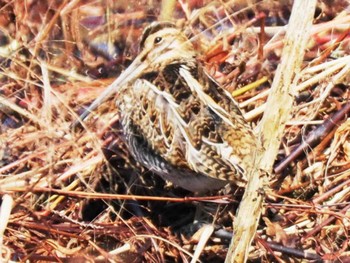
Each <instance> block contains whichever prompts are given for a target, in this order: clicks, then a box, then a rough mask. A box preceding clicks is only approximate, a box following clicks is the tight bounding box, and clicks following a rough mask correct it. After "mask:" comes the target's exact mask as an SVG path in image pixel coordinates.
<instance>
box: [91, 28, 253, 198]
mask: <svg viewBox="0 0 350 263" xmlns="http://www.w3.org/2000/svg"><path fill="white" fill-rule="evenodd" d="M140 48H141V50H140V54H139V55H138V57H137V58H136V59H135V61H134V62H133V64H132V65H131V66H130V67H129V68H128V69H127V70H126V71H125V72H124V73H123V74H122V76H121V77H120V78H118V79H117V80H116V81H115V85H116V86H117V85H119V86H118V89H117V90H116V91H115V93H117V96H116V103H117V106H118V107H119V109H120V117H121V124H122V127H123V137H124V140H125V142H126V144H127V145H128V148H129V149H130V151H131V153H132V155H133V156H134V158H135V159H136V160H137V161H139V162H140V163H141V164H142V165H143V166H145V167H147V168H148V169H151V170H153V171H155V172H156V173H157V174H159V175H160V176H162V177H163V178H164V179H165V180H169V181H172V182H173V183H174V184H175V185H178V186H180V187H183V188H185V189H188V190H190V191H194V192H205V191H209V190H213V189H218V188H221V187H223V186H224V185H225V184H227V183H228V182H233V183H235V184H237V185H239V186H244V185H245V182H246V181H247V178H246V172H245V171H246V169H247V168H248V167H250V166H251V165H252V160H253V156H252V153H253V148H254V147H257V144H256V139H255V137H254V135H253V132H252V130H251V128H250V126H249V125H248V124H247V123H246V121H245V120H244V118H243V116H242V113H241V111H240V110H239V108H238V106H237V104H236V102H235V101H234V100H233V99H232V98H231V96H230V95H229V94H228V93H227V92H226V91H225V90H223V89H222V88H221V87H220V86H219V85H218V84H217V83H216V82H215V81H214V80H213V79H212V78H210V77H209V76H208V75H207V74H206V73H205V71H204V69H203V67H202V66H201V64H200V63H199V62H198V61H197V59H196V52H195V51H194V48H193V46H192V44H191V43H190V42H189V41H188V39H187V38H186V36H185V35H183V34H182V33H181V32H180V31H179V30H177V29H176V28H174V26H173V25H171V24H169V23H156V24H152V25H151V26H150V27H148V28H147V29H145V31H144V34H143V37H142V40H141V45H140ZM112 85H113V84H112ZM112 85H111V87H110V88H109V91H106V92H105V93H106V94H110V93H111V92H112V90H113V89H114V88H115V87H113V86H112ZM106 94H104V96H106ZM102 101H103V98H102V96H101V97H100V98H98V99H97V100H96V101H95V102H94V103H93V104H92V106H90V109H89V110H92V109H94V108H95V107H96V106H97V105H98V104H99V103H101V102H102ZM85 116H86V115H85Z"/></svg>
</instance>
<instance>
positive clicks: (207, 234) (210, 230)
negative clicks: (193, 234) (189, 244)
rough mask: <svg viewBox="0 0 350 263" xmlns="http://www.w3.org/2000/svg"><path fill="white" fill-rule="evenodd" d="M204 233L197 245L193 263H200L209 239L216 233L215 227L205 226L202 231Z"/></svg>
mask: <svg viewBox="0 0 350 263" xmlns="http://www.w3.org/2000/svg"><path fill="white" fill-rule="evenodd" d="M201 230H202V233H201V236H200V239H199V242H198V244H197V247H196V250H195V251H194V254H193V258H192V259H191V263H195V262H199V261H200V260H199V257H200V255H201V254H202V251H203V250H204V248H205V245H206V244H207V242H208V240H209V238H210V237H211V235H212V234H213V232H214V226H212V225H205V226H204V227H203V228H202V229H201Z"/></svg>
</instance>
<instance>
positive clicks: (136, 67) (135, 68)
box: [72, 56, 147, 128]
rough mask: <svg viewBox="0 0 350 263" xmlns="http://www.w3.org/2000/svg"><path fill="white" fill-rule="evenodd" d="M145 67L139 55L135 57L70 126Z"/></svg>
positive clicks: (145, 64) (77, 122)
mask: <svg viewBox="0 0 350 263" xmlns="http://www.w3.org/2000/svg"><path fill="white" fill-rule="evenodd" d="M146 68H147V63H145V62H141V60H140V56H138V57H136V58H135V60H134V61H133V63H131V65H130V66H129V67H128V68H127V69H126V70H125V71H124V72H123V73H121V74H120V76H119V77H118V78H117V79H116V80H115V81H114V82H113V83H112V84H110V85H109V86H108V87H107V88H106V89H105V90H104V91H103V92H102V93H101V95H100V96H98V97H97V99H95V100H94V101H93V102H92V103H91V105H90V106H89V107H88V108H87V109H86V110H85V111H84V112H83V113H82V114H81V115H80V116H79V119H78V120H75V121H74V123H73V124H72V127H73V128H75V127H76V126H77V125H78V124H79V123H81V122H82V121H84V120H85V119H86V118H87V117H88V116H89V114H90V113H91V112H93V111H94V110H95V109H96V108H97V107H98V106H100V105H101V104H102V103H103V102H104V101H106V100H107V99H108V98H110V97H111V96H112V95H114V94H116V93H117V92H118V89H119V88H120V87H122V86H124V85H126V84H127V83H128V82H131V81H132V80H134V79H135V78H138V77H139V76H140V75H141V73H142V72H143V71H144V70H145V69H146Z"/></svg>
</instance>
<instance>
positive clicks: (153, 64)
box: [137, 22, 196, 70]
mask: <svg viewBox="0 0 350 263" xmlns="http://www.w3.org/2000/svg"><path fill="white" fill-rule="evenodd" d="M195 55H196V54H195V50H194V48H193V45H192V43H191V42H190V41H189V40H188V38H187V37H186V36H185V34H183V33H182V32H181V31H180V30H178V29H177V28H176V27H175V25H174V24H172V23H169V22H154V23H152V24H151V25H149V26H148V27H147V28H146V29H145V30H144V31H143V34H142V38H141V41H140V53H139V55H138V56H137V59H139V60H140V62H142V63H145V64H149V67H148V69H149V70H152V69H153V70H154V69H157V67H158V68H159V69H161V68H163V67H164V66H167V65H169V64H172V63H181V62H187V61H189V60H192V59H194V57H195Z"/></svg>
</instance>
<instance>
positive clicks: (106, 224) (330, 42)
mask: <svg viewBox="0 0 350 263" xmlns="http://www.w3.org/2000/svg"><path fill="white" fill-rule="evenodd" d="M115 2H118V1H115ZM160 2H161V1H138V4H135V5H131V4H130V6H129V5H127V4H124V5H123V4H118V3H111V2H110V1H95V2H92V1H54V0H52V1H46V2H45V4H42V3H40V4H37V3H36V2H35V1H33V2H30V1H2V2H1V6H0V10H1V11H0V44H1V46H0V121H1V126H0V133H1V134H0V192H1V194H2V203H1V211H0V218H1V222H0V248H1V251H2V258H3V259H11V260H13V261H25V260H26V259H30V260H32V261H51V262H52V261H59V262H61V261H74V262H76V261H81V262H85V261H93V262H95V261H97V262H99V261H103V262H104V261H115V262H164V261H169V262H184V261H186V260H188V261H190V260H191V258H192V254H194V253H195V252H194V251H195V249H196V247H197V243H198V240H201V238H200V236H201V235H200V233H201V232H198V233H196V234H193V231H187V230H188V229H187V228H188V227H185V226H188V225H189V224H191V222H192V221H193V218H194V213H195V206H196V205H197V204H198V203H205V204H206V206H207V207H206V208H205V211H206V213H205V214H204V216H203V218H204V219H206V220H210V222H214V224H215V225H216V226H220V227H222V228H224V230H227V231H230V230H231V229H232V220H234V219H235V214H232V213H230V211H234V209H235V208H236V207H237V206H238V203H239V201H240V199H241V197H242V189H237V193H236V195H235V200H233V198H232V197H231V196H224V195H221V196H218V195H219V194H220V193H213V196H210V197H196V196H193V194H191V193H188V192H186V191H184V190H181V189H178V188H176V187H173V186H171V185H169V184H165V183H164V182H163V181H162V180H161V179H159V178H158V177H157V176H156V175H153V174H151V173H150V172H149V171H146V170H144V169H143V168H142V167H140V166H139V165H138V164H137V163H135V162H133V160H132V159H131V158H130V157H129V155H128V152H127V149H125V147H123V144H122V143H121V141H120V139H119V138H118V128H117V127H116V125H115V123H116V121H117V119H116V112H117V110H118V109H116V108H115V106H114V103H113V102H112V101H109V102H106V103H105V104H104V105H102V106H101V107H100V108H99V109H98V111H96V112H95V113H94V115H93V117H92V118H90V120H89V121H88V122H87V123H85V127H84V129H83V130H80V131H73V130H72V129H71V128H70V125H71V123H72V121H74V120H75V119H76V118H77V116H78V115H79V113H81V111H82V110H83V106H86V105H88V103H90V102H91V101H92V100H93V99H94V98H96V97H97V96H98V94H99V93H100V92H101V91H102V90H103V89H104V88H105V87H106V86H108V84H110V83H111V81H112V80H113V79H114V78H115V77H116V76H118V74H119V73H120V72H121V70H123V69H124V68H125V67H126V66H127V65H128V64H129V63H130V61H131V60H132V57H133V56H134V55H135V54H136V52H137V40H138V37H139V36H140V34H141V32H142V29H143V28H144V26H146V25H147V24H148V23H149V22H150V21H154V20H157V18H158V17H159V16H161V11H160V10H167V12H168V13H169V10H168V9H167V8H162V9H161V6H160ZM163 2H165V1H163ZM245 2H251V3H250V5H247V4H246V3H245ZM256 2H257V1H228V2H225V3H223V2H219V1H218V2H211V1H178V3H177V4H176V6H175V10H174V11H173V12H172V14H173V18H174V20H175V21H176V22H177V24H178V26H179V27H183V28H184V30H185V31H186V32H187V33H188V34H190V35H191V36H192V38H193V41H194V44H195V45H196V47H197V49H198V51H199V53H200V54H201V55H200V60H201V61H202V62H203V63H204V64H205V65H206V67H207V69H208V72H210V73H211V74H212V75H213V76H214V77H215V78H216V79H217V80H218V81H219V82H220V83H221V84H222V85H225V87H226V88H227V89H228V90H229V91H232V92H234V93H235V95H236V99H237V100H238V102H239V103H240V106H241V107H242V109H243V111H244V112H245V115H246V117H247V119H248V120H249V121H251V123H252V125H253V126H254V127H256V126H257V125H259V121H260V117H261V114H262V113H263V111H264V107H265V101H266V98H267V95H268V93H269V87H270V84H271V82H272V80H273V78H274V74H275V69H276V67H277V65H278V64H279V62H280V55H281V50H282V47H283V39H284V34H285V32H284V29H285V28H284V27H283V25H284V24H285V23H286V22H287V21H288V16H289V11H290V8H291V5H290V3H287V2H288V1H281V3H279V2H278V1H263V2H259V3H256ZM282 2H283V4H282ZM329 2H332V1H323V2H320V3H319V4H318V10H317V14H316V16H315V21H314V26H313V28H312V40H311V41H310V43H309V46H308V51H307V53H306V55H305V59H304V63H303V68H302V71H301V73H300V82H299V83H298V85H297V93H296V94H295V102H294V105H293V111H292V114H291V117H290V120H289V121H288V123H287V127H286V129H285V131H284V135H283V140H282V144H281V146H280V150H279V155H278V159H277V160H276V165H275V171H276V173H275V174H274V175H273V176H272V178H270V180H269V181H270V186H269V187H267V188H266V189H265V195H266V198H265V200H266V203H265V204H264V211H263V215H262V220H261V221H260V224H259V229H258V231H257V234H256V237H255V242H254V244H253V247H252V248H251V251H250V259H251V261H264V262H271V261H276V262H295V261H297V262H298V261H300V260H301V259H302V258H304V259H309V260H319V261H321V260H327V259H329V260H333V261H336V260H339V261H348V260H350V254H349V252H348V251H349V247H350V243H349V238H348V235H349V234H350V233H349V229H350V227H349V226H350V214H349V212H348V211H349V208H350V190H349V189H350V187H349V185H350V180H349V175H350V120H349V119H348V115H349V112H350V103H349V98H350V89H349V81H350V77H349V76H350V48H349V47H350V43H349V42H350V37H349V28H350V11H349V10H350V6H349V4H348V3H347V2H346V1H341V0H340V1H336V2H337V3H329ZM253 3H255V4H253ZM327 4H329V5H327ZM170 13H171V12H170ZM105 51H109V52H105ZM214 195H215V196H214ZM208 204H209V205H208ZM193 227H195V226H193ZM199 227H200V225H199ZM184 228H185V229H184ZM201 230H202V231H209V232H210V231H212V229H211V230H210V229H209V230H208V229H207V228H205V227H204V228H203V229H200V230H199V231H201ZM216 230H217V229H215V230H214V232H215V235H214V236H215V237H214V236H212V237H211V238H210V239H209V241H208V243H207V244H206V245H205V246H204V248H201V251H200V254H201V256H200V259H201V260H202V262H222V261H223V260H224V258H225V255H226V253H227V247H228V244H229V242H228V241H229V238H230V237H229V233H228V232H227V233H224V234H221V235H220V233H222V230H220V231H221V232H217V231H216ZM185 231H187V232H185ZM180 233H181V234H180ZM187 233H188V234H187ZM198 236H199V237H198ZM199 242H200V241H199ZM306 251H307V252H308V253H306V254H305V253H304V252H306Z"/></svg>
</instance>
